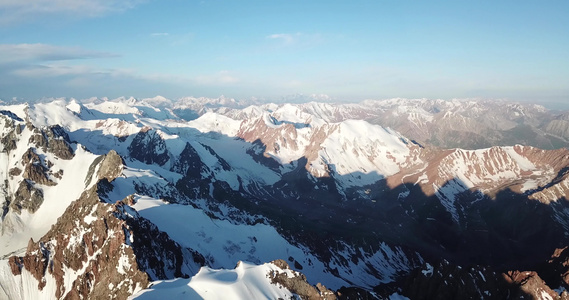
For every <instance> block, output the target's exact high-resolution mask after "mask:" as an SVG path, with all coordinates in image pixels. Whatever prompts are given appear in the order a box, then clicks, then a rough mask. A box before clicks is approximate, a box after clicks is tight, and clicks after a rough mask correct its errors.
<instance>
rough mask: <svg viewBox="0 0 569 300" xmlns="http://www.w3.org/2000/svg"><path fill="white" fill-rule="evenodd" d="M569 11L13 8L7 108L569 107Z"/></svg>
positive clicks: (451, 6)
mask: <svg viewBox="0 0 569 300" xmlns="http://www.w3.org/2000/svg"><path fill="white" fill-rule="evenodd" d="M568 16H569V1H566V0H561V1H556V0H548V1H537V0H536V1H524V0H517V1H508V0H504V1H485V0H480V1H461V0H458V1H436V0H433V1H405V0H401V1H395V0H389V1H381V0H374V1H358V0H355V1H333V0H328V1H320V0H311V1H296V0H289V1H277V0H270V1H269V0H265V1H249V0H242V1H233V0H232V1H221V0H203V1H200V0H198V1H189V0H186V1H183V0H161V1H158V0H146V1H145V0H116V1H115V0H0V99H3V100H9V99H12V98H14V97H16V98H18V99H24V100H33V99H38V98H42V97H74V98H78V99H81V98H88V97H109V98H115V97H119V96H134V97H137V98H143V97H152V96H156V95H162V96H164V97H168V98H171V99H175V98H179V97H184V96H195V97H202V96H203V97H218V96H220V95H225V96H226V97H233V98H237V99H248V98H251V97H255V98H262V99H276V98H279V97H283V96H286V95H294V94H304V95H311V94H326V95H328V96H330V97H332V98H333V99H336V100H339V101H358V100H363V99H386V98H394V97H404V98H436V99H453V98H484V99H510V100H514V101H529V102H534V103H541V104H545V105H549V106H556V105H557V106H560V105H564V104H567V106H568V108H569V104H568V103H569V17H568Z"/></svg>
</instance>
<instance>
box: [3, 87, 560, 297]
mask: <svg viewBox="0 0 569 300" xmlns="http://www.w3.org/2000/svg"><path fill="white" fill-rule="evenodd" d="M0 119H1V120H0V163H1V164H2V167H1V168H0V176H1V178H2V179H3V181H2V182H1V189H0V194H1V196H2V197H0V201H1V202H2V208H3V210H2V223H1V224H0V234H1V235H0V258H1V260H0V298H7V299H53V298H57V299H79V298H90V299H96V298H101V297H108V296H109V295H111V296H113V297H115V298H117V299H126V298H128V297H134V298H137V297H140V298H142V299H152V298H160V297H177V296H180V295H182V294H183V295H186V296H187V297H189V298H192V297H194V298H208V297H210V298H215V297H219V295H220V294H219V293H222V292H223V293H227V294H232V295H234V297H237V298H279V297H280V298H289V297H301V298H309V299H319V298H325V299H332V298H336V297H338V298H349V299H358V298H364V297H371V298H390V297H391V298H397V297H399V298H401V297H408V298H411V299H421V298H424V299H434V298H437V297H438V298H441V299H448V298H449V297H450V298H504V297H516V298H517V297H536V298H543V299H550V298H551V299H554V298H556V297H568V296H569V295H568V294H567V292H564V290H565V289H567V288H569V278H568V277H567V276H566V274H567V272H566V271H567V270H566V269H567V267H566V266H567V265H569V263H567V259H568V258H569V256H568V253H567V251H566V248H565V247H566V246H568V245H569V234H568V232H569V206H568V202H567V198H568V195H569V150H567V149H566V148H565V147H566V146H567V141H568V138H569V134H568V133H569V123H568V122H569V121H567V118H566V113H563V112H554V111H549V110H547V109H545V108H543V107H541V106H536V105H525V104H514V103H509V102H490V101H487V102H485V101H458V100H453V101H443V100H426V99H420V100H407V99H392V100H385V101H364V102H362V103H357V104H335V105H333V104H329V103H322V102H310V103H300V104H291V103H288V104H274V103H273V104H251V103H240V102H238V101H235V100H233V99H227V98H219V99H207V98H183V99H179V100H178V101H171V100H169V99H166V98H163V97H156V98H151V99H142V100H138V99H134V98H118V99H114V100H109V99H89V100H84V101H77V100H73V99H72V100H65V99H54V100H53V101H46V102H42V103H36V104H14V105H4V106H2V107H0ZM459 282H460V284H459ZM461 287H462V288H461ZM225 288H227V289H225ZM208 293H209V294H208ZM160 295H162V296H160ZM208 295H209V296H208ZM548 297H549V298H548Z"/></svg>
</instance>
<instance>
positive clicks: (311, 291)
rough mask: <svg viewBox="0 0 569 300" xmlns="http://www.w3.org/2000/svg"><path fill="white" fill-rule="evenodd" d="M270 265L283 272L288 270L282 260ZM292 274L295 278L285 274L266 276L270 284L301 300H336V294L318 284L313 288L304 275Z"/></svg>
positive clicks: (276, 273)
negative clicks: (277, 285)
mask: <svg viewBox="0 0 569 300" xmlns="http://www.w3.org/2000/svg"><path fill="white" fill-rule="evenodd" d="M271 263H273V264H274V265H275V266H277V267H279V268H281V269H283V270H290V267H289V266H288V264H287V263H286V262H285V261H284V260H282V259H278V260H275V261H272V262H271ZM293 272H294V271H293ZM294 273H295V274H296V275H297V276H294V277H292V278H290V277H289V276H288V275H287V274H286V273H279V272H272V273H269V275H268V276H269V279H270V280H271V283H273V284H280V285H282V286H283V287H285V288H287V289H288V290H289V291H291V292H293V293H295V294H297V295H298V296H299V297H300V298H301V299H306V300H336V294H335V293H334V292H333V291H331V290H329V289H327V288H326V287H325V286H323V285H322V284H320V283H318V284H316V286H313V285H311V284H310V283H308V282H307V281H306V276H304V274H301V273H297V272H294Z"/></svg>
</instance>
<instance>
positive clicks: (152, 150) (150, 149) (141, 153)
mask: <svg viewBox="0 0 569 300" xmlns="http://www.w3.org/2000/svg"><path fill="white" fill-rule="evenodd" d="M128 151H129V154H130V156H131V157H132V158H134V159H137V160H139V161H141V162H144V163H147V164H154V163H155V164H158V165H160V166H163V165H164V164H165V163H166V162H167V161H168V160H169V159H170V153H169V152H168V149H167V148H166V143H165V142H164V139H162V137H161V136H160V134H158V132H157V131H156V130H153V129H149V128H144V129H143V130H141V131H140V132H139V133H138V134H136V136H135V137H134V139H133V140H132V143H131V144H130V146H129V147H128Z"/></svg>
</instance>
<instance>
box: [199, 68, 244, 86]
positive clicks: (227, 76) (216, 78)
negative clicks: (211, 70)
mask: <svg viewBox="0 0 569 300" xmlns="http://www.w3.org/2000/svg"><path fill="white" fill-rule="evenodd" d="M194 81H195V82H196V83H197V84H199V85H229V84H234V83H237V82H239V78H238V77H237V76H236V75H235V74H233V73H232V72H230V71H226V70H223V71H219V72H217V73H215V74H213V75H201V76H197V77H196V78H195V79H194Z"/></svg>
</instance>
